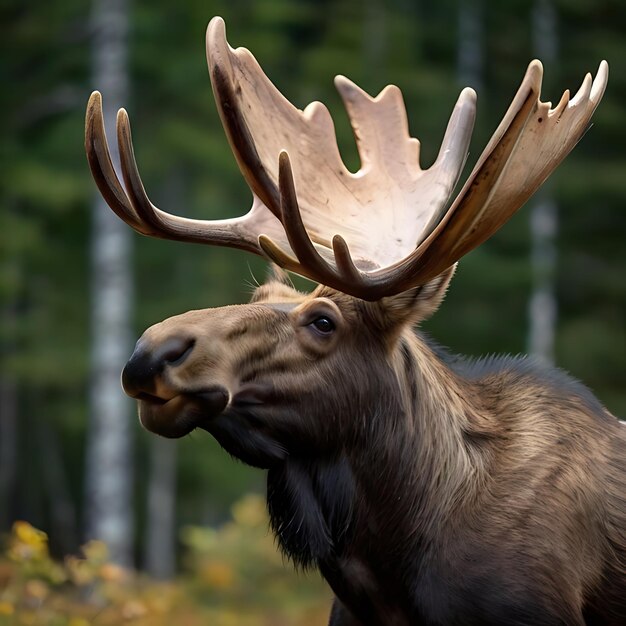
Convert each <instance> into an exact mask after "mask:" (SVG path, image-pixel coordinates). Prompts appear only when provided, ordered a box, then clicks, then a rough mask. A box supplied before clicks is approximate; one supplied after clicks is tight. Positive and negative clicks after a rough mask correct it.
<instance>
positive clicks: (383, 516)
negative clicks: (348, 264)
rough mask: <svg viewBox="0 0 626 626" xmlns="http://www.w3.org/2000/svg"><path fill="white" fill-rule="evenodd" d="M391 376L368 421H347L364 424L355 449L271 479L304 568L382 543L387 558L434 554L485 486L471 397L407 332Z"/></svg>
mask: <svg viewBox="0 0 626 626" xmlns="http://www.w3.org/2000/svg"><path fill="white" fill-rule="evenodd" d="M384 367H385V368H386V369H385V371H381V372H376V376H375V378H376V379H377V380H378V384H376V383H375V382H374V380H373V379H372V378H370V381H369V382H370V383H371V385H369V386H368V387H369V388H368V389H367V391H365V392H364V393H366V394H367V397H366V398H362V399H361V401H360V402H358V403H357V404H358V405H360V410H363V407H369V408H368V409H367V411H368V412H369V414H368V415H365V416H364V415H361V414H359V415H357V414H354V415H349V416H346V417H349V418H350V420H351V421H352V422H354V423H358V424H359V429H358V430H359V432H358V433H354V435H353V437H350V438H348V441H349V440H351V441H352V443H351V444H346V446H345V447H344V448H343V449H342V450H340V451H335V452H334V453H333V454H331V455H329V456H328V457H324V456H321V457H308V458H304V457H303V458H300V457H299V456H292V457H289V458H288V460H287V461H286V462H285V463H284V464H283V465H282V466H280V467H277V468H273V469H272V470H270V473H269V475H268V504H269V509H270V516H271V518H272V527H273V529H274V531H275V533H276V535H277V538H278V540H279V543H280V545H281V546H282V548H283V549H284V550H285V552H286V553H287V554H288V556H289V557H290V558H292V560H293V561H294V562H295V563H297V564H299V565H302V566H304V567H307V566H310V565H314V564H315V563H317V564H323V563H328V562H329V560H332V559H334V558H336V557H338V556H340V553H341V552H343V549H344V547H345V546H346V545H348V544H350V545H351V546H352V547H351V548H350V550H351V551H352V550H353V549H354V543H355V542H357V543H362V544H364V545H367V544H368V543H369V542H370V541H371V540H372V539H373V538H375V537H376V536H383V535H384V536H385V537H386V538H387V540H386V541H385V549H386V550H387V551H391V552H393V551H395V549H396V548H397V549H398V551H401V550H402V549H403V547H404V543H401V542H400V538H402V537H404V538H405V539H406V537H413V538H414V540H415V541H416V542H417V543H419V544H420V545H423V546H424V547H426V546H427V545H429V544H432V543H433V542H436V541H437V533H438V532H439V531H440V530H442V529H443V528H444V526H445V525H446V524H447V520H449V519H451V518H452V517H453V515H452V513H453V512H456V513H458V509H459V508H460V507H462V506H463V505H464V504H465V503H467V502H468V500H469V499H471V497H472V495H473V494H472V491H471V489H472V488H471V487H470V485H471V484H474V485H476V484H477V483H479V482H480V481H476V480H474V481H472V480H470V479H471V478H472V477H474V479H475V478H476V474H477V473H480V472H481V468H482V461H483V459H482V455H481V452H480V450H479V448H478V447H475V446H474V445H473V443H472V441H471V439H472V435H471V432H472V429H471V428H470V423H471V415H472V414H474V411H473V406H472V403H471V398H472V393H471V387H469V385H467V383H464V381H463V380H462V379H460V378H458V377H457V376H456V375H455V374H454V373H453V372H452V371H451V370H450V369H449V368H448V367H447V366H446V365H445V364H444V363H443V362H442V361H441V360H440V359H439V358H438V357H437V356H436V355H435V353H434V352H433V351H432V349H431V348H430V347H429V346H428V345H427V343H426V342H425V341H424V340H423V339H422V338H421V337H419V336H417V335H414V334H412V333H409V332H407V333H405V334H403V336H402V337H401V338H400V339H399V342H398V345H397V348H396V349H395V351H394V352H393V354H392V355H391V356H390V358H389V359H388V360H387V364H386V365H385V366H384ZM407 485H411V486H412V487H411V488H410V489H408V488H407ZM454 517H455V519H459V518H458V516H456V515H455V516H454ZM368 533H370V534H371V537H369V538H368V537H367V536H366V535H367V534H368ZM395 536H397V537H398V540H399V541H398V542H397V544H398V545H397V546H394V543H395V542H394V537H395ZM357 551H358V550H357Z"/></svg>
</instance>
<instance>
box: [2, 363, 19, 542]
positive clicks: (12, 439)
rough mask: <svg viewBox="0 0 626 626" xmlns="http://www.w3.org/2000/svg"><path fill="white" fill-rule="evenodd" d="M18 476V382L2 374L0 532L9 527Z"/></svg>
mask: <svg viewBox="0 0 626 626" xmlns="http://www.w3.org/2000/svg"><path fill="white" fill-rule="evenodd" d="M16 477H17V382H16V380H15V378H14V377H13V376H11V374H9V373H8V372H2V373H1V374H0V532H6V531H7V530H8V529H9V526H10V524H11V519H12V513H13V508H14V507H13V498H14V496H15V489H16V485H15V480H16Z"/></svg>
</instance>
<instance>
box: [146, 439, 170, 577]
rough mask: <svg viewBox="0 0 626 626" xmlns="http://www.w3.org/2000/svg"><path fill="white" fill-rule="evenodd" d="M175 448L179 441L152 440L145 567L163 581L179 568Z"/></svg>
mask: <svg viewBox="0 0 626 626" xmlns="http://www.w3.org/2000/svg"><path fill="white" fill-rule="evenodd" d="M176 450H177V445H176V441H172V440H171V439H162V438H161V437H152V438H151V439H150V474H149V477H148V507H147V511H146V518H147V519H146V543H145V546H144V549H145V557H144V560H145V563H144V566H145V568H146V571H147V572H148V573H149V574H150V575H151V576H153V577H154V578H158V579H160V580H167V579H169V578H172V577H173V575H174V573H175V571H176Z"/></svg>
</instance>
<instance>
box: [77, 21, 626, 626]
mask: <svg viewBox="0 0 626 626" xmlns="http://www.w3.org/2000/svg"><path fill="white" fill-rule="evenodd" d="M207 56H208V62H209V73H210V77H211V81H212V85H213V91H214V94H215V98H216V102H217V105H218V110H219V113H220V116H221V119H222V122H223V124H224V128H225V129H226V134H227V136H228V139H229V142H230V144H231V147H232V149H233V151H234V154H235V156H236V159H237V162H238V164H239V167H240V169H241V172H242V174H243V176H244V178H245V179H246V182H247V183H248V185H249V187H250V189H251V191H252V194H253V203H252V208H251V209H250V211H249V212H248V213H247V214H245V215H244V216H242V217H239V218H234V219H224V220H217V221H201V220H192V219H187V218H183V217H179V216H175V215H172V214H170V213H167V212H165V211H162V210H160V209H158V208H157V207H155V206H154V205H153V204H152V203H151V202H150V200H149V199H148V196H147V194H146V192H145V190H144V186H143V184H142V182H141V178H140V176H139V173H138V168H137V165H136V162H135V158H134V155H133V148H132V141H131V133H130V125H129V121H128V116H127V115H126V112H125V111H124V110H121V111H120V112H119V114H118V119H117V140H118V145H119V152H120V160H121V172H122V176H123V183H122V182H121V181H120V180H119V179H118V177H117V174H116V172H115V169H114V167H113V164H112V161H111V156H110V152H109V149H108V146H107V140H106V136H105V129H104V123H103V116H102V108H101V97H100V94H99V93H97V92H95V93H94V94H93V95H92V97H91V99H90V101H89V105H88V108H87V118H86V149H87V156H88V160H89V165H90V167H91V171H92V174H93V176H94V179H95V181H96V183H97V185H98V187H99V189H100V191H101V193H102V195H103V196H104V198H105V199H106V200H107V202H108V204H109V205H110V207H111V208H112V209H113V210H114V211H115V213H117V215H119V216H120V217H121V218H122V219H123V220H124V221H125V222H126V223H128V224H129V225H130V226H131V227H132V228H134V229H135V230H136V231H138V232H139V233H141V234H144V235H148V236H153V237H161V238H167V239H175V240H180V241H189V242H197V243H205V244H209V245H218V246H230V247H235V248H241V249H243V250H247V251H249V252H253V253H255V254H259V255H262V256H264V257H266V258H267V259H269V260H270V261H272V262H273V264H274V265H273V276H272V278H271V279H270V280H269V281H268V282H267V283H266V284H264V285H262V286H260V287H259V288H258V289H257V290H256V291H255V293H254V295H253V297H252V301H251V302H250V303H249V304H246V305H237V306H226V307H222V308H217V309H207V310H201V311H191V312H188V313H184V314H182V315H178V316H176V317H172V318H170V319H167V320H165V321H164V322H161V323H160V324H156V325H155V326H153V327H151V328H149V329H148V330H147V331H146V332H145V333H144V334H143V336H142V337H141V339H140V340H139V341H138V343H137V346H136V348H135V351H134V352H133V354H132V356H131V358H130V360H129V361H128V363H127V364H126V367H125V368H124V372H123V375H122V381H123V386H124V389H125V391H126V393H128V394H129V395H130V396H132V397H134V398H136V399H137V400H138V404H139V416H140V419H141V422H142V423H143V425H144V426H145V427H146V428H147V429H148V430H151V431H153V432H155V433H157V434H160V435H164V436H167V437H180V436H183V435H186V434H187V433H189V432H190V431H192V430H193V429H195V428H202V429H205V430H207V431H208V432H210V433H211V434H212V435H213V436H214V437H215V438H216V439H217V440H218V441H219V442H220V444H221V445H222V446H223V447H224V448H225V449H226V450H227V451H229V452H230V453H231V454H233V455H234V456H236V457H238V458H240V459H242V460H243V461H245V462H246V463H249V464H251V465H254V466H257V467H261V468H266V469H268V470H269V472H268V505H269V509H270V517H271V523H272V527H273V529H274V531H275V533H276V535H277V537H278V540H279V543H280V545H281V546H282V548H283V549H284V550H285V552H286V553H287V555H288V556H290V557H291V558H292V559H293V560H294V561H295V562H296V563H299V564H302V565H304V566H315V567H318V568H319V569H320V571H321V572H322V574H323V575H324V577H325V578H326V579H327V580H328V582H329V583H330V585H331V587H332V588H333V590H334V592H335V594H336V596H337V600H336V602H335V605H334V608H333V612H332V615H331V624H333V625H335V626H337V625H345V626H349V625H352V626H358V625H370V624H371V625H382V624H393V625H408V624H416V623H420V624H442V623H446V624H448V623H449V624H453V623H455V624H461V623H463V624H466V623H480V624H529V623H542V624H544V623H545V624H557V623H567V624H583V623H585V622H584V619H587V618H589V619H591V618H593V619H596V620H598V621H594V623H618V621H619V619H621V618H620V617H619V616H620V615H621V616H622V617H623V616H624V614H625V613H624V611H626V608H625V603H624V597H626V506H625V505H624V502H625V501H624V497H623V490H624V488H625V486H624V479H625V476H626V467H625V463H626V450H625V449H626V439H625V437H624V434H623V428H621V427H620V426H619V422H618V421H617V420H616V419H615V418H614V417H613V416H611V415H610V414H609V413H608V411H606V409H604V408H603V407H602V406H601V405H600V404H599V402H598V401H597V400H596V399H595V398H594V397H593V396H592V395H591V394H590V392H588V391H587V390H586V389H585V388H584V387H583V386H582V385H580V384H578V383H576V382H575V381H572V380H571V379H569V378H568V377H567V376H566V375H565V374H563V373H560V372H558V371H556V370H549V369H545V368H542V367H541V366H539V365H537V364H532V363H530V362H528V361H525V360H516V359H492V360H489V361H485V362H477V363H473V364H470V363H465V362H463V361H462V360H460V359H452V360H450V359H449V358H448V357H446V355H445V354H444V353H443V352H442V351H441V350H440V349H439V348H437V347H435V346H433V345H431V344H430V343H429V342H428V341H427V340H426V339H425V338H424V337H423V336H421V335H420V333H419V332H416V331H415V329H414V327H415V326H416V325H417V324H419V323H420V322H421V321H423V320H425V319H426V318H428V317H429V316H430V315H432V314H433V313H434V311H436V309H437V308H438V306H439V304H440V303H441V301H442V299H443V297H444V295H445V291H446V289H447V286H448V284H449V282H450V279H451V278H452V275H453V273H454V269H455V266H456V263H457V262H458V261H459V259H461V257H463V256H464V255H465V254H467V253H468V252H469V251H471V250H472V249H474V248H475V247H476V246H478V245H480V244H481V243H482V242H484V241H485V240H486V239H487V238H489V237H490V236H491V235H493V234H494V233H495V232H496V231H497V230H498V229H499V228H500V227H501V226H502V225H503V224H504V223H505V222H506V221H507V220H508V219H509V218H510V217H511V216H512V215H513V214H514V213H515V211H517V209H518V208H520V207H521V206H522V205H523V204H524V202H525V201H526V200H527V199H528V198H529V197H530V196H531V195H532V194H533V193H534V192H535V191H536V190H537V188H538V187H539V186H540V185H541V184H542V183H543V181H544V180H545V179H546V178H547V177H548V176H549V175H550V173H551V172H552V171H553V170H554V168H555V167H556V166H557V165H558V164H559V163H560V162H561V160H562V159H563V158H564V157H565V156H566V155H567V154H568V152H569V151H570V150H571V149H572V148H573V146H574V145H575V144H576V143H577V142H578V140H579V139H580V138H581V136H582V135H583V133H584V132H585V130H586V129H587V127H588V124H589V120H590V118H591V115H592V114H593V111H594V110H595V108H596V106H597V105H598V103H599V102H600V99H601V98H602V95H603V93H604V89H605V86H606V82H607V74H608V69H607V65H606V63H605V62H602V63H601V64H600V68H599V70H598V73H597V75H596V78H595V79H592V77H591V76H590V75H587V76H586V77H585V79H584V81H583V84H582V86H581V88H580V90H579V91H578V93H577V94H576V95H575V96H574V97H573V98H570V96H569V93H568V92H567V91H566V92H565V93H564V94H563V97H562V98H561V100H560V101H559V103H558V104H557V106H556V107H554V108H551V105H550V103H544V102H541V100H540V99H539V97H540V88H541V79H542V67H541V64H540V63H539V62H538V61H533V62H532V63H531V64H530V65H529V67H528V70H527V72H526V75H525V76H524V79H523V81H522V83H521V86H520V88H519V90H518V92H517V94H516V95H515V97H514V98H513V101H512V103H511V105H510V107H509V109H508V111H507V112H506V114H505V115H504V118H503V119H502V121H501V123H500V124H499V126H498V127H497V129H496V131H495V133H494V134H493V136H492V138H491V139H490V141H489V142H488V144H487V147H486V148H485V149H484V151H483V153H482V154H481V155H480V157H479V158H478V160H477V162H476V165H475V166H474V168H473V170H472V172H471V174H470V175H469V177H468V178H467V180H466V181H465V183H464V184H463V185H462V186H461V190H460V192H459V193H458V195H457V196H456V197H455V198H454V199H453V200H451V196H452V192H453V190H454V188H455V187H456V185H457V182H458V179H459V177H460V174H461V170H462V169H463V166H464V163H465V160H466V155H467V151H468V145H469V141H470V138H471V134H472V129H473V124H474V118H475V108H476V95H475V93H474V92H473V91H472V90H471V89H464V90H463V91H462V92H461V95H460V96H459V99H458V101H457V103H456V105H455V107H454V109H453V111H452V114H451V116H450V120H449V123H448V127H447V130H446V132H445V136H444V138H443V142H442V145H441V149H440V151H439V156H438V157H437V159H436V161H435V162H434V164H433V165H432V166H431V167H430V168H428V169H425V170H423V169H421V167H420V165H419V142H418V141H417V140H416V139H414V138H412V137H410V136H409V133H408V124H407V119H406V112H405V109H404V105H403V102H402V96H401V94H400V91H399V89H398V88H397V87H394V86H388V87H386V88H385V89H384V90H383V91H382V92H381V93H380V94H379V95H378V96H377V97H375V98H372V97H370V96H369V95H367V94H366V93H364V92H363V91H362V90H361V89H360V88H359V87H357V86H356V85H355V84H353V83H352V82H350V81H349V80H348V79H347V78H345V77H342V76H338V77H337V78H336V81H335V84H336V86H337V89H338V90H339V93H340V94H341V96H342V98H343V101H344V103H345V106H346V109H347V111H348V115H349V118H350V122H351V125H352V128H353V131H354V135H355V137H356V141H357V147H358V152H359V156H360V161H361V167H360V169H359V170H358V171H357V172H354V173H352V172H350V171H349V170H348V169H347V168H346V167H345V165H344V163H343V161H342V160H341V157H340V155H339V150H338V147H337V143H336V138H335V135H334V128H333V123H332V120H331V117H330V114H329V112H328V110H327V109H326V108H325V107H324V106H323V105H322V104H320V103H319V102H315V103H313V104H310V105H309V106H307V107H306V108H305V109H304V110H303V111H301V110H299V109H297V108H296V107H294V106H293V105H292V104H290V103H289V102H288V101H287V100H286V99H285V98H284V97H283V96H282V95H281V94H280V92H279V91H278V90H277V89H276V88H275V87H274V86H273V85H272V83H271V82H270V81H269V79H268V78H267V77H266V76H265V74H264V73H263V72H262V70H261V68H260V67H259V65H258V64H257V62H256V61H255V59H254V57H253V56H252V55H251V54H250V52H249V51H248V50H245V49H242V48H239V49H236V50H233V49H232V48H230V46H229V45H228V43H227V41H226V38H225V28H224V23H223V21H222V20H221V19H220V18H214V19H213V20H212V21H211V23H210V24H209V28H208V31H207ZM280 268H284V269H280ZM284 270H288V271H291V272H294V273H297V274H300V275H302V276H305V277H307V278H310V279H312V280H314V281H316V282H317V283H319V286H318V287H317V288H315V289H314V291H313V292H311V293H301V292H299V291H297V290H296V289H295V288H294V287H293V286H292V285H291V284H290V282H289V279H288V276H287V274H286V272H285V271H284ZM580 441H585V447H584V449H582V448H581V446H580V445H579V442H580ZM592 459H593V462H592V461H591V460H592ZM581 466H585V467H587V468H588V471H587V472H586V473H585V472H581V471H579V470H580V467H581ZM592 466H593V467H592ZM620 490H621V495H620ZM602 620H605V621H602ZM607 620H608V621H607ZM611 620H613V621H611Z"/></svg>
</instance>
